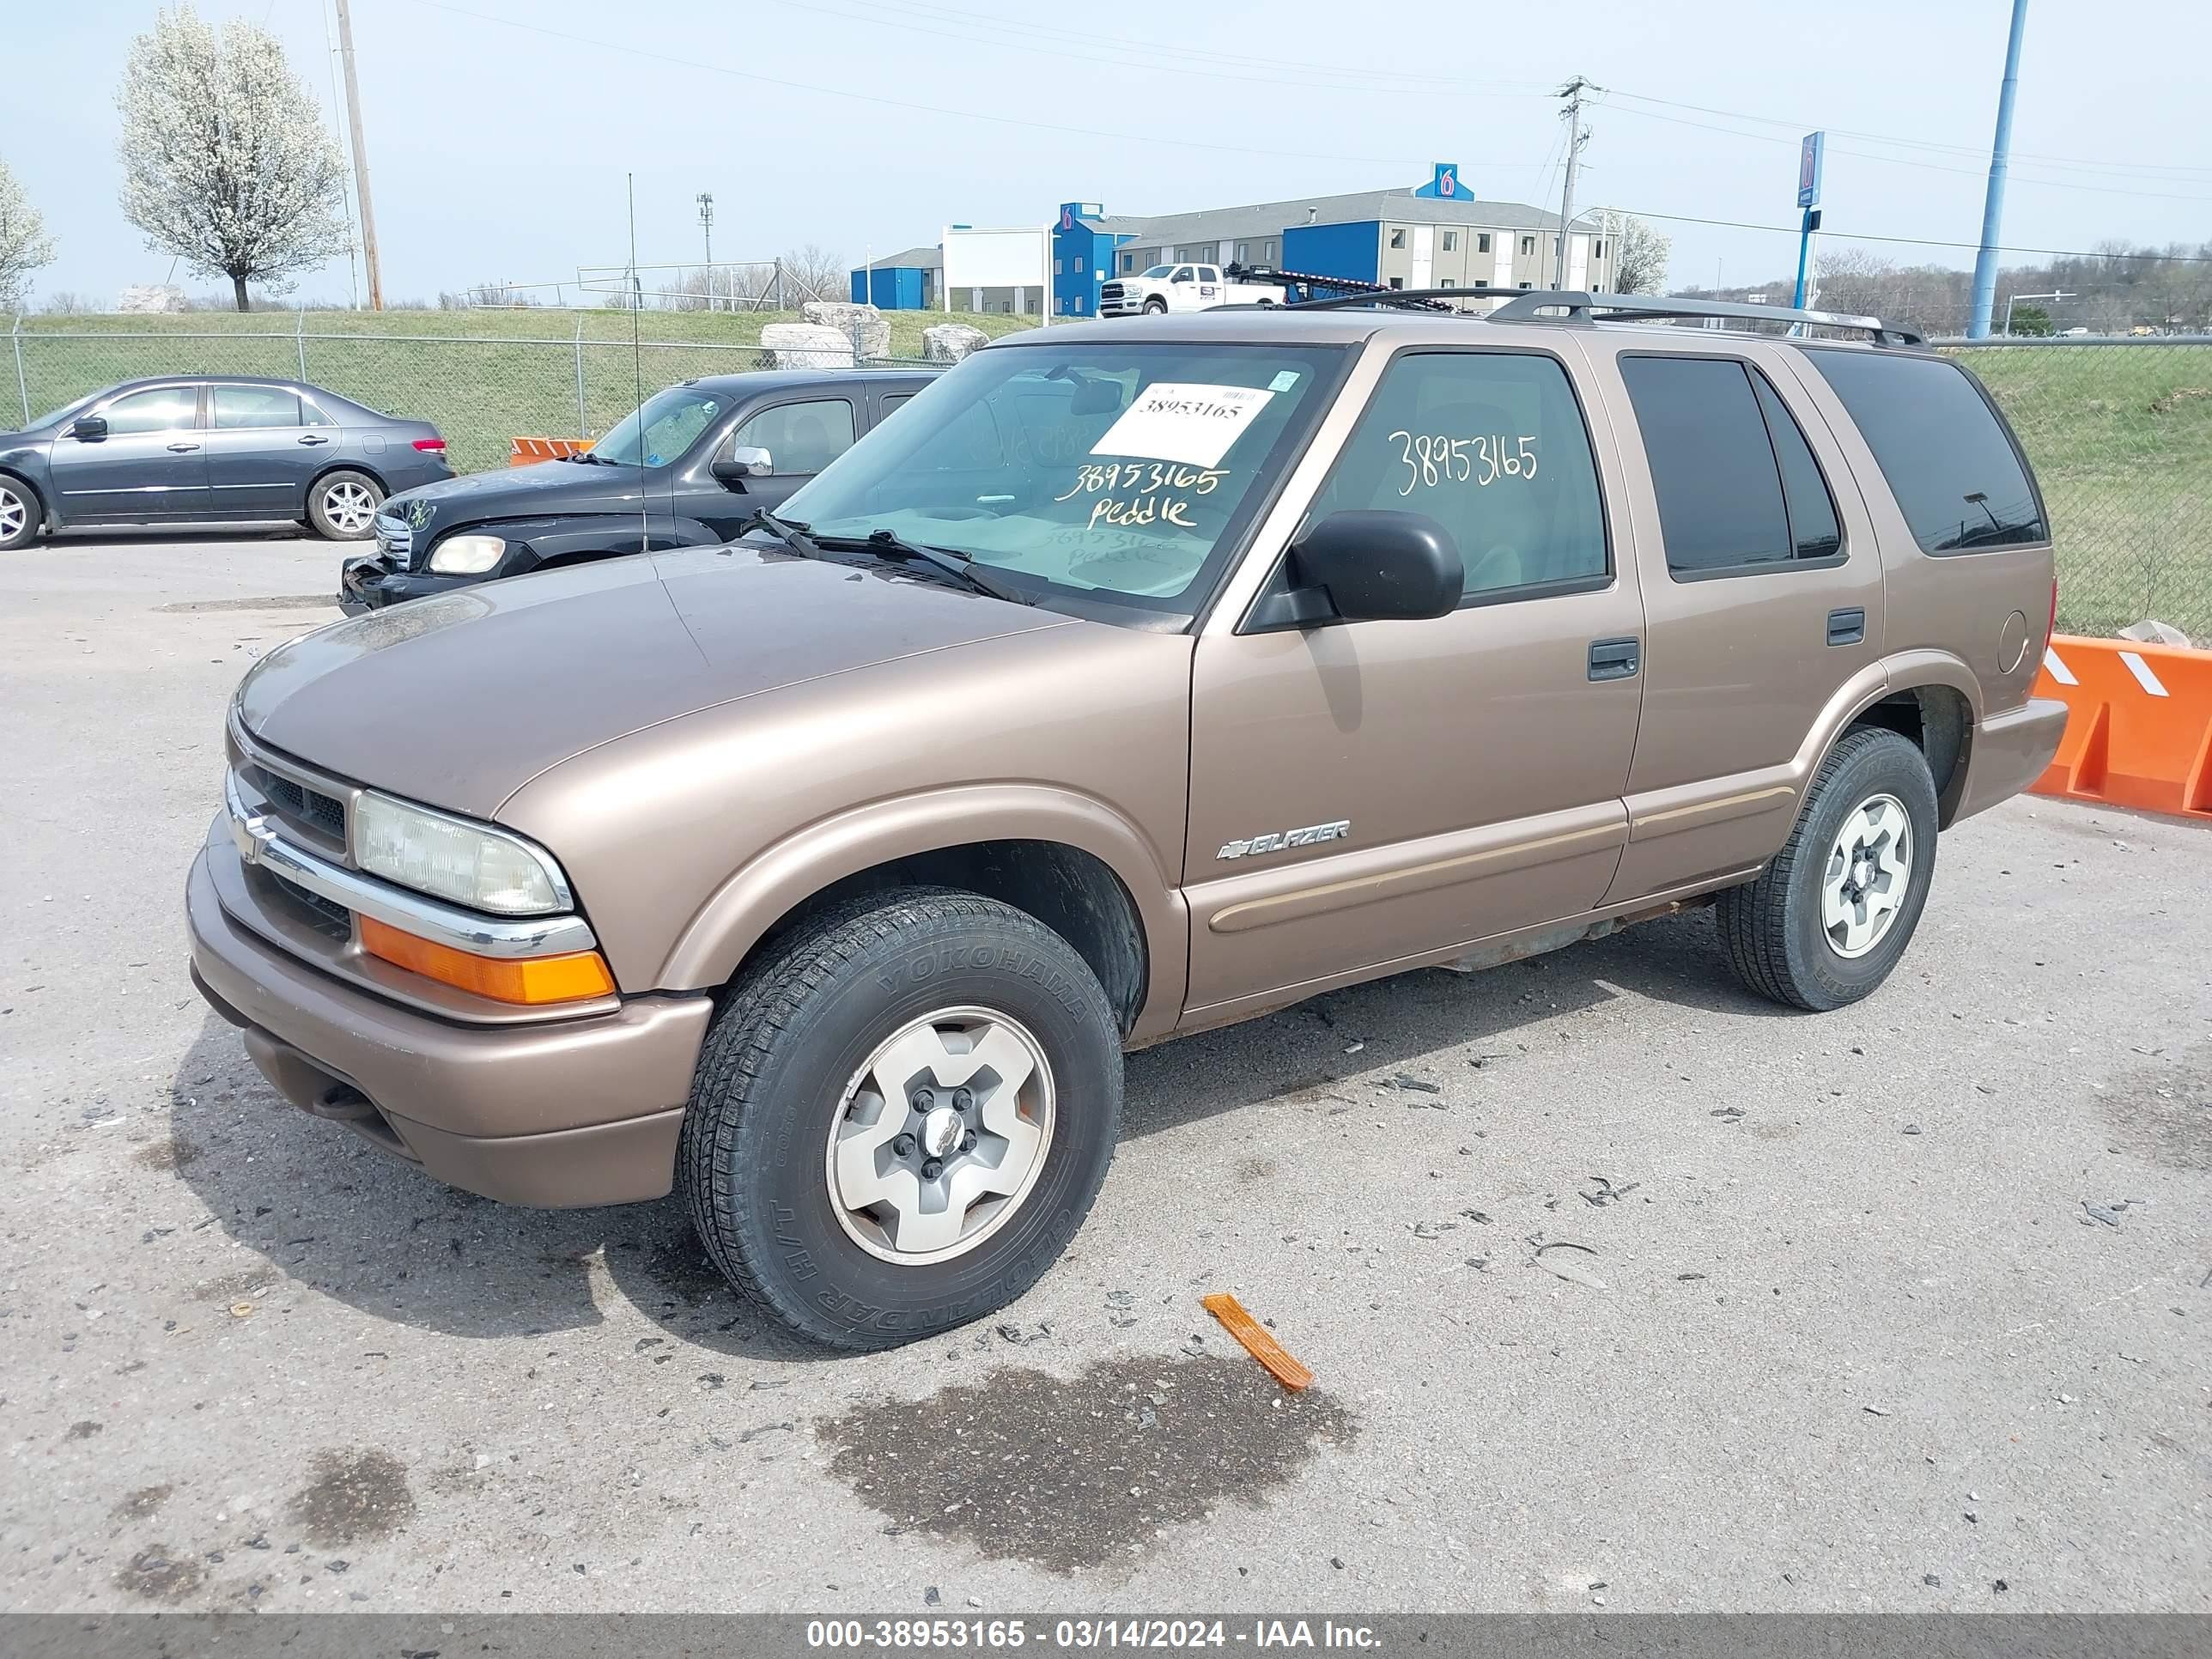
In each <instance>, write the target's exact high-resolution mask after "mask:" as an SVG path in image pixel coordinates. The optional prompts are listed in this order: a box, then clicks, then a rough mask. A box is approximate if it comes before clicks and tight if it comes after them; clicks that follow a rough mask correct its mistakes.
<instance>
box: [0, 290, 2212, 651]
mask: <svg viewBox="0 0 2212 1659" xmlns="http://www.w3.org/2000/svg"><path fill="white" fill-rule="evenodd" d="M477 314H478V315H482V314H483V313H477ZM507 315H509V316H516V315H517V313H507ZM520 316H523V317H527V318H528V319H529V320H528V322H527V323H526V324H523V326H525V327H529V328H536V329H543V328H544V324H546V323H551V324H553V325H555V326H556V327H557V326H558V324H559V323H560V322H561V321H562V320H565V319H562V317H561V316H560V314H559V313H550V314H548V315H547V316H546V317H545V318H544V321H543V322H541V321H540V320H539V319H538V317H537V316H536V315H535V314H534V313H520ZM308 321H309V317H308V316H307V314H306V313H300V314H297V315H296V316H295V319H294V325H293V326H292V327H291V328H289V329H271V330H266V331H204V332H175V333H172V332H167V331H160V332H134V331H121V330H105V329H97V328H83V329H78V328H47V327H45V326H38V327H33V328H30V329H26V328H24V327H22V325H21V323H20V322H19V323H18V324H17V325H16V328H15V332H14V333H13V335H12V336H11V337H10V341H9V343H10V346H11V349H12V353H11V355H12V362H9V363H7V364H6V365H5V368H4V369H0V372H5V370H12V373H13V377H14V380H15V385H14V386H12V387H9V388H7V389H6V392H0V400H4V401H0V407H5V402H6V401H13V402H15V403H17V404H20V405H21V412H22V416H23V419H24V421H25V422H30V421H31V420H32V419H33V418H34V417H35V416H39V415H40V414H42V413H44V412H45V411H46V410H51V409H56V408H58V407H60V406H61V405H62V404H65V403H67V402H69V401H70V400H71V399H73V398H78V397H81V396H82V395H83V394H84V393H86V392H94V391H97V390H99V389H100V387H102V386H111V385H112V384H114V383H115V382H116V381H118V380H132V379H136V378H138V377H140V376H144V375H155V374H269V375H283V376H291V375H296V376H298V377H300V378H301V379H302V380H308V381H311V382H312V383H313V384H315V385H317V386H327V387H329V388H330V389H331V391H333V392H338V393H340V394H341V395H343V396H344V397H348V398H355V399H356V400H358V401H359V402H362V403H364V404H368V405H369V406H370V407H372V408H374V409H380V410H386V411H388V412H390V413H392V414H395V415H404V416H411V417H414V418H416V419H420V420H427V421H432V422H435V423H436V424H437V427H438V429H439V430H440V431H441V432H443V433H444V434H445V435H446V436H447V441H448V442H449V443H450V444H451V445H452V449H451V451H450V453H451V454H452V457H453V464H454V465H455V466H457V467H459V469H460V470H462V471H481V470H483V469H484V468H487V467H495V466H502V465H506V463H507V456H508V453H509V441H510V440H512V439H513V438H516V437H525V436H545V437H594V436H597V435H599V434H600V433H602V432H604V431H605V430H606V429H607V428H608V427H610V426H611V425H612V424H613V423H614V422H617V421H618V420H620V419H621V418H622V417H623V416H624V415H627V414H628V413H629V411H630V410H632V409H633V408H635V406H636V404H637V403H638V401H639V398H640V396H641V394H643V395H650V394H651V393H653V392H656V391H658V390H659V389H660V388H661V387H663V386H669V385H671V384H672V383H674V382H676V381H678V380H689V379H691V378H693V377H695V376H697V375H702V374H731V373H734V372H737V371H739V370H744V369H753V368H771V367H784V368H811V367H821V368H836V367H843V366H848V365H849V364H852V363H854V362H864V363H869V364H882V365H890V364H907V363H914V364H920V363H923V362H927V360H926V359H923V358H921V357H917V356H876V357H870V356H866V353H865V347H866V345H868V344H870V343H875V342H869V341H864V340H863V339H862V338H861V337H860V325H858V324H857V323H856V324H855V325H854V329H853V343H852V345H851V347H850V348H849V349H844V350H841V351H836V352H826V351H825V352H822V353H819V354H816V353H811V352H803V351H802V352H793V351H790V350H783V351H779V352H775V353H771V352H769V351H768V350H766V349H763V347H762V346H761V345H759V344H758V343H757V334H756V336H755V338H754V339H753V340H752V341H750V342H748V341H745V340H742V339H741V340H738V341H734V342H731V341H725V342H720V343H707V342H699V341H677V340H669V339H643V340H640V341H637V342H635V343H632V342H631V341H629V340H628V339H619V338H610V337H605V335H604V333H603V334H602V337H598V338H592V337H587V336H586V330H585V324H584V320H583V318H582V317H581V316H580V315H579V316H578V318H577V320H576V321H575V323H574V328H573V331H571V332H570V334H569V336H568V337H565V338H564V337H561V336H560V335H559V334H557V333H555V332H553V331H550V330H548V331H544V332H543V333H538V334H516V335H513V336H502V335H498V334H493V333H490V332H489V331H487V332H484V333H482V334H477V335H450V336H448V335H431V334H399V333H381V334H357V333H351V332H345V333H340V332H333V331H325V330H315V329H311V328H309V327H308ZM463 326H466V325H465V324H464V325H463ZM918 343H919V337H918V336H917V337H916V339H915V341H913V342H909V344H918ZM1941 349H1942V350H1944V351H1945V352H1947V353H1950V354H1952V355H1953V356H1956V357H1957V358H1958V359H1959V360H1960V362H1964V363H1966V365H1967V366H1968V367H1970V368H1972V369H1973V370H1974V371H1975V373H1976V374H1979V375H1980V376H1981V378H1982V380H1984V382H1985V383H1986V384H1987V385H1988V386H1989V387H1990V391H1991V392H1992V393H1994V394H1995V396H1996V399H1997V402H1998V404H2000V405H2001V406H2002V408H2003V410H2004V411H2005V414H2006V416H2008V418H2009V419H2010V420H2011V422H2012V424H2013V427H2014V429H2015V431H2017V432H2018V433H2019V435H2020V438H2021V443H2022V444H2023V445H2024V446H2026V447H2027V453H2028V456H2029V459H2031V460H2033V463H2034V465H2035V469H2036V473H2037V476H2038V477H2039V479H2040V480H2041V482H2042V485H2043V491H2044V495H2045V501H2046V502H2047V503H2048V506H2049V507H2050V512H2051V524H2052V526H2053V532H2054V534H2055V536H2056V538H2057V549H2058V573H2059V598H2058V607H2059V611H2058V616H2059V623H2060V625H2061V626H2062V627H2063V628H2064V629H2068V630H2069V631H2071V632H2075V633H2082V634H2100V635H2103V634H2111V633H2112V632H2114V631H2116V630H2118V629H2121V628H2124V627H2125V626H2127V625H2128V624H2129V623H2136V622H2141V621H2143V620H2145V619H2155V620H2157V621H2160V622H2165V623H2172V625H2173V626H2174V627H2176V628H2179V629H2182V630H2183V631H2184V632H2185V633H2186V634H2188V635H2190V636H2191V638H2192V639H2193V640H2194V641H2196V642H2197V643H2198V644H2206V645H2212V337H2185V338H2176V337H2166V338H2158V339H2147V340H2135V339H2093V338H2092V339H2044V340H2034V341H2027V340H2019V339H2013V340H1990V341H1974V342H1966V341H1948V342H1944V343H1942V346H1941ZM7 392H12V393H13V394H14V396H13V398H7ZM7 423H9V422H4V421H0V424H7Z"/></svg>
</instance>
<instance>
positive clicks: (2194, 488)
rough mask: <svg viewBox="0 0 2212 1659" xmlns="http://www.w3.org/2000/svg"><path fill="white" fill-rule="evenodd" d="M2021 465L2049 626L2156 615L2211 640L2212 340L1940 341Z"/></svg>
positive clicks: (2086, 627) (2087, 629) (2100, 628)
mask: <svg viewBox="0 0 2212 1659" xmlns="http://www.w3.org/2000/svg"><path fill="white" fill-rule="evenodd" d="M1941 349H1942V350H1943V351H1945V352H1947V353H1948V354H1950V355H1952V356H1955V357H1956V358H1957V359H1958V360H1959V361H1960V362H1963V363H1965V364H1966V366H1967V367H1968V368H1971V369H1972V370H1973V371H1974V373H1975V374H1978V375H1979V376H1980V377H1981V379H1982V380H1983V383H1984V384H1985V385H1986V386H1988V387H1989V389H1990V392H1991V393H1992V394H1993V395H1994V396H1995V397H1996V400H1997V404H1998V405H1999V407H2001V408H2002V410H2004V412H2005V417H2006V418H2007V419H2008V420H2009V421H2010V422H2012V425H2013V429H2014V430H2015V432H2017V433H2018V434H2019V435H2020V441H2021V447H2023V448H2025V449H2026V450H2027V454H2028V459H2030V460H2031V461H2033V463H2034V465H2035V472H2036V477H2037V479H2038V481H2039V483H2041V484H2042V486H2043V497H2044V502H2045V507H2047V508H2048V509H2049V511H2050V514H2051V533H2052V537H2053V538H2054V540H2055V542H2056V544H2057V551H2058V625H2059V627H2060V628H2061V629H2064V630H2065V631H2067V632H2069V633H2074V634H2091V635H2111V634H2113V633H2116V632H2117V631H2118V630H2119V629H2122V628H2124V627H2126V626H2128V625H2129V624H2130V623H2137V622H2143V621H2147V620H2154V621H2158V622H2163V623H2171V624H2172V626H2174V627H2176V628H2178V629H2181V630H2182V631H2183V632H2184V633H2185V634H2187V635H2189V636H2190V638H2191V641H2193V642H2194V643H2196V644H2197V645H2212V337H2208V336H2192V337H2179V338H2177V337H2167V338H2160V339H2143V340H2135V339H2094V338H2091V339H2055V340H2054V339H2045V340H2033V341H2028V340H2018V339H2014V340H1976V341H1946V342H1943V343H1942V346H1941Z"/></svg>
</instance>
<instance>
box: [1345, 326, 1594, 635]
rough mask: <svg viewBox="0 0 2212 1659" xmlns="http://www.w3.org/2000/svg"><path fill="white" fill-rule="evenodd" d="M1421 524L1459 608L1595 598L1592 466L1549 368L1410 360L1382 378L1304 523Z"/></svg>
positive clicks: (1471, 359)
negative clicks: (1371, 514) (1455, 579)
mask: <svg viewBox="0 0 2212 1659" xmlns="http://www.w3.org/2000/svg"><path fill="white" fill-rule="evenodd" d="M1358 509H1381V510H1383V511H1395V512H1401V513H1425V514H1426V515H1427V516H1428V517H1430V518H1432V519H1434V520H1436V521H1437V523H1439V524H1441V525H1442V526H1443V527H1444V528H1445V529H1446V530H1448V531H1449V532H1451V538H1452V540H1453V542H1454V543H1455V544H1456V545H1457V546H1458V548H1459V554H1460V559H1461V562H1462V564H1463V565H1464V566H1465V568H1466V571H1467V577H1466V583H1465V587H1464V590H1463V591H1464V592H1466V594H1467V596H1468V599H1470V600H1471V601H1477V602H1480V601H1481V600H1484V599H1493V598H1495V599H1512V598H1515V597H1534V596H1535V594H1536V593H1537V592H1561V591H1571V589H1572V588H1573V587H1574V586H1601V585H1602V584H1603V583H1604V582H1605V581H1606V580H1607V578H1608V576H1609V574H1610V569H1611V567H1610V565H1609V564H1608V562H1607V555H1606V541H1605V513H1604V508H1603V507H1602V505H1601V501H1600V499H1599V495H1598V485H1597V463H1596V461H1595V459H1594V458H1593V457H1592V455H1591V453H1590V441H1589V428H1586V427H1585V426H1584V425H1583V414H1582V408H1581V406H1580V405H1579V404H1577V403H1576V401H1575V394H1574V390H1573V388H1572V387H1571V386H1569V385H1568V383H1567V374H1566V371H1565V369H1564V368H1561V367H1560V366H1559V361H1558V360H1557V359H1556V358H1553V357H1547V356H1538V355H1535V354H1533V353H1522V352H1493V351H1420V352H1409V353H1407V354H1406V355H1404V356H1400V357H1398V358H1397V359H1396V360H1395V361H1394V362H1392V363H1391V365H1390V367H1389V368H1388V369H1387V370H1386V371H1384V373H1383V380H1382V383H1381V384H1380V385H1379V386H1376V389H1375V397H1374V400H1373V401H1372V402H1371V403H1370V404H1368V406H1367V408H1366V410H1365V411H1364V413H1363V414H1362V415H1361V416H1360V417H1359V424H1358V426H1356V427H1354V428H1352V435H1351V436H1350V437H1349V438H1347V439H1346V441H1345V445H1344V449H1343V451H1342V453H1340V454H1339V456H1338V457H1337V460H1336V465H1335V467H1334V470H1333V471H1331V472H1330V473H1329V476H1328V483H1324V484H1323V485H1322V489H1321V494H1320V495H1317V496H1316V498H1315V500H1314V504H1313V507H1312V508H1311V509H1310V522H1313V523H1319V522H1320V521H1321V520H1322V519H1323V518H1326V517H1327V516H1328V514H1330V513H1338V512H1345V511H1351V510H1358Z"/></svg>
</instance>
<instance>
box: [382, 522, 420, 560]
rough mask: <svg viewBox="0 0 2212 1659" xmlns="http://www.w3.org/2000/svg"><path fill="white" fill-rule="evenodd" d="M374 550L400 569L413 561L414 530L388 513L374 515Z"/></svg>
mask: <svg viewBox="0 0 2212 1659" xmlns="http://www.w3.org/2000/svg"><path fill="white" fill-rule="evenodd" d="M376 550H377V552H378V553H379V554H380V555H381V556H383V557H385V558H387V559H389V560H391V561H392V565H393V566H394V567H395V568H398V569H401V570H404V569H406V568H407V567H408V566H409V565H410V564H411V563H413V562H414V558H415V532H413V531H411V530H410V529H409V528H408V527H407V526H406V523H405V522H404V520H399V519H395V518H394V517H392V514H391V513H378V514H377V515H376Z"/></svg>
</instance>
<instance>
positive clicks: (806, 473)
mask: <svg viewBox="0 0 2212 1659" xmlns="http://www.w3.org/2000/svg"><path fill="white" fill-rule="evenodd" d="M740 446H750V447H752V448H755V449H765V450H766V451H768V455H769V460H770V461H772V462H773V463H775V476H776V477H780V478H782V477H811V476H812V475H813V474H815V473H817V472H819V471H821V470H822V469H823V467H825V466H827V465H829V463H830V462H832V461H834V460H836V459H837V458H838V457H839V456H840V455H842V454H843V453H845V452H846V451H847V450H848V449H850V448H851V447H853V405H852V404H848V403H847V402H846V401H845V400H844V399H843V398H822V399H819V400H817V401H816V402H813V403H804V404H777V405H776V406H775V408H774V409H763V410H761V412H760V413H759V414H757V415H756V416H753V417H752V418H751V419H750V420H749V421H747V422H745V423H744V425H743V426H741V427H739V428H738V429H737V430H736V431H735V432H734V433H732V434H731V435H730V447H732V448H736V447H740Z"/></svg>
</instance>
